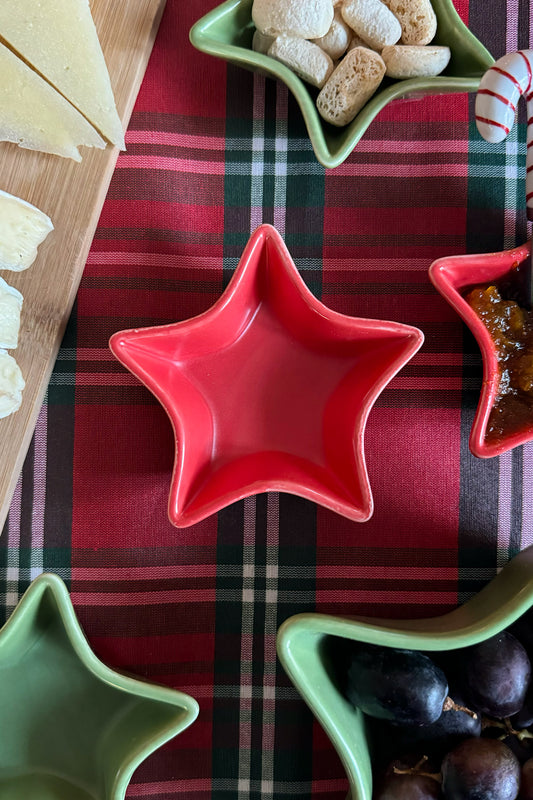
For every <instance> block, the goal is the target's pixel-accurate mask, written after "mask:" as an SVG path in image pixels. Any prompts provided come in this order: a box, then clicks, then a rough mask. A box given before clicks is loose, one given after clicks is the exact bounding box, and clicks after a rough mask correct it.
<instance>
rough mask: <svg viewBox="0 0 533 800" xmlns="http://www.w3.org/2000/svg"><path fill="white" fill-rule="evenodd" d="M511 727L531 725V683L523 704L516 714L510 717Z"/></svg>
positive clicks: (532, 705)
mask: <svg viewBox="0 0 533 800" xmlns="http://www.w3.org/2000/svg"><path fill="white" fill-rule="evenodd" d="M511 723H512V726H513V728H517V729H520V728H529V726H530V725H533V684H532V683H530V684H529V688H528V690H527V694H526V698H525V700H524V705H523V706H522V708H521V709H520V711H518V712H517V713H516V714H513V716H512V717H511Z"/></svg>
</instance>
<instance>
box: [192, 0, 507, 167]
mask: <svg viewBox="0 0 533 800" xmlns="http://www.w3.org/2000/svg"><path fill="white" fill-rule="evenodd" d="M432 5H433V8H434V10H435V14H436V16H437V33H436V36H435V38H434V40H433V42H432V44H436V45H446V46H448V47H449V48H450V50H451V59H450V63H449V64H448V66H447V67H446V69H445V70H444V72H443V73H442V74H441V75H437V76H436V77H435V78H410V79H409V80H403V81H394V80H391V79H389V78H385V80H384V81H383V83H382V84H381V86H380V87H379V89H378V91H377V92H376V93H375V94H374V96H373V97H372V98H371V99H370V100H369V101H368V102H367V103H366V105H365V106H364V107H363V108H362V109H361V111H360V112H359V113H358V114H357V116H356V117H355V119H354V120H353V121H352V122H351V123H350V124H349V125H346V126H344V127H342V128H336V127H334V126H333V125H330V124H329V123H327V122H325V121H324V120H323V119H322V117H321V116H320V114H319V113H318V110H317V107H316V103H315V100H316V95H317V94H318V91H315V90H314V89H313V87H311V86H309V85H308V84H306V83H304V82H303V81H302V80H300V78H299V77H298V76H297V75H296V74H295V73H293V72H292V71H291V70H290V69H288V67H286V66H285V65H284V64H282V63H281V62H279V61H276V60H275V59H274V58H271V57H270V56H266V55H263V54H262V53H256V52H254V51H253V50H252V46H251V44H252V36H253V32H254V25H253V22H252V0H226V2H225V3H222V4H221V5H219V6H217V7H216V8H214V9H213V10H212V11H210V12H209V13H207V14H206V15H205V16H204V17H202V19H200V20H198V22H196V23H195V25H193V27H192V28H191V31H190V39H191V42H192V43H193V45H194V46H195V47H196V48H197V49H198V50H200V51H202V52H204V53H208V54H209V55H212V56H216V57H218V58H222V59H224V60H226V61H229V62H231V63H233V64H237V65H238V66H240V67H244V68H245V69H249V70H252V71H254V72H259V73H262V74H265V75H267V76H269V77H271V78H275V79H277V80H279V81H282V82H283V83H285V84H286V85H287V87H288V88H289V90H290V91H291V92H292V94H293V95H294V97H295V99H296V101H297V103H298V105H299V107H300V110H301V112H302V115H303V118H304V121H305V124H306V127H307V132H308V134H309V138H310V140H311V144H312V146H313V150H314V152H315V155H316V157H317V159H318V161H319V162H320V163H321V164H322V165H323V166H324V167H338V166H339V164H342V162H343V161H344V160H345V159H346V158H347V157H348V156H349V155H350V153H351V152H352V150H353V149H354V147H355V146H356V145H357V143H358V142H359V140H360V139H361V137H362V136H363V134H364V133H365V131H366V130H367V128H368V126H369V125H370V124H371V122H372V120H373V119H374V118H375V117H376V116H377V115H378V114H379V112H380V111H381V110H382V109H383V108H385V106H386V105H387V104H388V103H390V102H391V101H392V100H396V99H399V98H406V97H424V96H426V95H439V94H451V93H457V92H475V91H476V89H477V88H478V86H479V82H480V80H481V77H482V76H483V74H484V72H485V71H486V70H487V69H488V68H489V67H490V66H492V64H493V63H494V59H493V58H492V56H491V55H490V53H489V52H488V51H487V50H486V49H485V48H484V47H483V45H482V44H481V43H480V42H479V40H478V39H477V38H476V37H475V36H474V34H473V33H471V32H470V31H469V30H468V28H467V27H466V25H465V24H464V23H463V22H462V20H461V18H460V17H459V15H458V13H457V11H456V10H455V7H454V5H453V2H452V0H433V3H432Z"/></svg>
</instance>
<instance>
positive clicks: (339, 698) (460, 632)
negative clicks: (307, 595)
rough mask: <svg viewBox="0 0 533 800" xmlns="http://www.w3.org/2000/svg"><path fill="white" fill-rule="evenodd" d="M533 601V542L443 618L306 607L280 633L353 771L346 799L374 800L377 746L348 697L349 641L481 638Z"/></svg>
mask: <svg viewBox="0 0 533 800" xmlns="http://www.w3.org/2000/svg"><path fill="white" fill-rule="evenodd" d="M531 606H533V547H529V548H527V549H526V550H523V551H522V552H521V553H520V554H519V555H518V556H515V558H514V559H512V560H511V561H510V562H509V563H508V564H506V566H505V567H504V568H503V570H502V571H501V572H500V573H499V574H498V575H497V576H496V578H494V579H493V580H492V581H491V582H490V583H489V584H488V585H487V586H486V587H485V588H484V589H482V591H481V592H479V593H478V594H477V595H475V596H474V597H473V598H472V599H471V600H469V601H468V602H467V603H465V604H464V605H463V606H460V607H459V608H456V609H455V610H454V611H451V612H449V613H448V614H444V615H443V616H441V617H433V618H431V619H417V620H376V619H371V618H368V617H353V618H348V617H334V616H330V615H328V614H315V613H308V614H298V615H296V616H293V617H290V618H289V619H287V620H286V621H285V622H284V623H283V625H282V626H281V627H280V629H279V631H278V635H277V652H278V655H279V658H280V661H281V663H282V665H283V668H284V669H285V672H286V673H287V675H288V676H289V678H290V679H291V681H292V683H293V684H294V686H295V687H296V689H297V690H298V692H299V694H300V695H301V697H302V698H303V699H304V700H305V702H306V703H307V705H308V706H309V708H310V709H311V711H312V712H313V714H314V715H315V717H316V718H317V720H318V721H319V723H320V724H321V725H322V727H323V729H324V731H325V732H326V734H327V735H328V737H329V739H330V741H331V743H332V745H333V746H334V748H335V750H336V751H337V753H338V755H339V757H340V760H341V762H342V764H343V766H344V768H345V770H346V773H347V777H348V784H349V788H350V793H349V794H348V796H347V798H346V800H371V798H372V764H373V762H374V763H375V761H376V760H377V759H378V757H379V756H382V755H383V754H382V753H381V752H374V751H373V748H372V743H371V737H370V736H369V735H368V730H367V725H366V722H365V716H364V715H363V713H362V712H361V711H360V709H358V708H354V706H352V704H351V703H350V702H349V701H348V700H347V699H346V697H345V695H344V692H343V690H342V687H341V685H340V680H339V678H338V674H339V666H340V664H341V661H340V659H341V658H342V653H343V649H344V646H345V645H346V643H347V641H348V640H351V641H358V642H367V643H370V644H374V645H380V646H385V647H396V648H403V649H407V650H422V651H424V652H429V653H431V651H433V652H437V651H446V650H457V649H459V648H462V647H468V646H470V645H473V644H477V643H478V642H481V641H483V640H485V639H489V638H490V637H491V636H494V635H496V634H497V633H499V632H500V631H502V630H504V629H505V628H508V627H509V626H510V625H511V624H512V623H514V622H515V621H516V620H518V618H519V617H521V616H522V615H523V614H524V613H525V612H526V611H528V609H530V608H531Z"/></svg>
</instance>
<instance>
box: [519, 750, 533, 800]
mask: <svg viewBox="0 0 533 800" xmlns="http://www.w3.org/2000/svg"><path fill="white" fill-rule="evenodd" d="M520 800H533V758H530V759H529V760H528V761H526V763H525V764H523V765H522V776H521V780H520Z"/></svg>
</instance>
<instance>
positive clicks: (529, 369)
mask: <svg viewBox="0 0 533 800" xmlns="http://www.w3.org/2000/svg"><path fill="white" fill-rule="evenodd" d="M521 283H522V282H521V281H520V270H519V266H518V265H516V267H515V268H514V269H513V271H512V273H511V275H510V276H509V277H508V278H506V280H505V281H501V282H498V283H491V284H488V285H483V286H475V287H474V288H472V289H470V290H469V291H468V293H467V294H465V300H466V301H467V303H468V304H469V305H470V306H471V308H473V310H474V311H475V312H476V314H477V315H478V316H479V317H480V318H481V320H482V321H483V322H484V324H485V326H486V327H487V329H488V331H489V333H490V336H491V338H492V340H493V342H494V344H495V346H496V351H497V356H498V366H499V368H500V385H499V388H498V395H497V398H496V401H495V404H494V407H493V408H492V410H491V414H490V417H489V421H488V425H487V432H486V437H485V438H486V440H488V441H492V442H494V441H501V440H502V439H503V438H504V437H506V436H509V435H510V434H513V433H519V432H522V431H524V430H527V429H528V428H531V431H532V432H533V310H531V309H528V308H524V304H523V303H522V304H520V294H521Z"/></svg>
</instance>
